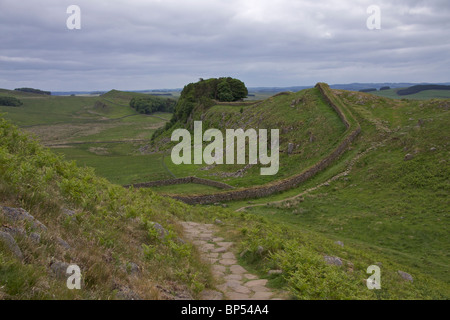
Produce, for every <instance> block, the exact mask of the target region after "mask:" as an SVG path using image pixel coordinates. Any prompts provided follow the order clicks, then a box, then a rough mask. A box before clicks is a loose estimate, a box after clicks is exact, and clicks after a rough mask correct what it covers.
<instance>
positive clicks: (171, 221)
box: [0, 119, 210, 299]
mask: <svg viewBox="0 0 450 320" xmlns="http://www.w3.org/2000/svg"><path fill="white" fill-rule="evenodd" d="M0 164H1V166H0V168H1V169H0V203H1V204H2V205H6V206H10V207H23V208H24V209H26V210H27V211H29V212H30V213H31V214H32V215H33V216H34V217H35V218H36V219H38V220H39V221H41V222H42V223H43V224H44V225H46V226H47V228H48V232H43V233H41V242H40V244H39V245H36V244H35V243H33V242H32V241H30V240H29V238H27V237H25V236H18V237H16V239H17V242H18V244H19V246H20V248H21V250H22V252H23V253H24V260H23V261H19V260H17V259H15V258H13V256H12V255H11V253H10V252H9V250H7V249H6V247H5V246H4V244H3V242H1V243H0V288H1V289H0V297H2V298H13V299H54V298H57V299H66V298H67V299H80V298H82V299H113V298H115V297H116V294H117V293H119V292H120V291H123V290H124V289H123V288H127V289H125V290H132V291H133V292H135V293H136V294H138V295H139V296H140V297H141V298H147V299H158V298H164V295H163V293H162V291H161V290H160V289H158V288H157V287H156V286H157V285H158V286H160V288H164V289H166V290H168V292H175V293H180V292H181V291H183V292H184V293H186V292H187V293H188V294H194V295H195V294H196V293H198V292H199V291H200V290H201V289H202V288H204V287H205V286H208V285H209V284H210V274H209V270H208V269H207V268H206V267H205V266H204V265H202V264H201V263H200V262H199V259H198V255H197V254H196V252H195V251H193V248H192V246H191V245H190V244H184V243H182V242H179V241H178V240H177V237H178V236H179V235H178V234H179V233H180V227H179V226H178V225H177V223H176V221H177V220H178V219H179V218H180V217H182V216H183V217H186V216H189V214H190V212H191V211H192V209H191V208H189V207H187V206H185V205H183V204H181V203H176V202H175V201H172V200H170V199H167V198H161V197H159V196H157V195H156V194H154V193H152V192H151V191H148V190H136V191H135V190H128V189H124V188H122V187H120V186H117V185H112V184H110V183H109V182H107V181H106V180H105V179H102V178H98V177H96V176H95V175H94V174H93V172H92V170H90V169H80V168H77V167H76V166H75V165H74V163H70V162H66V161H63V160H62V159H61V157H60V156H56V155H55V154H53V153H51V152H50V151H48V149H43V148H42V147H41V146H39V145H38V144H37V143H36V142H34V141H30V140H29V139H27V138H26V137H25V136H24V135H23V134H21V133H18V131H17V129H16V128H14V127H13V126H12V125H11V124H9V123H7V122H5V121H4V120H3V119H1V120H0ZM64 208H70V209H71V210H74V211H75V212H76V215H75V218H74V219H71V218H69V217H67V216H65V215H64V214H63V213H62V211H63V209H64ZM1 217H2V215H0V219H1V221H0V225H3V226H5V225H9V224H10V223H11V222H10V221H9V220H5V219H4V218H1ZM152 221H157V222H159V223H160V224H161V225H163V226H164V227H165V228H166V229H167V230H169V235H168V237H167V238H166V239H165V240H160V239H159V237H158V236H157V233H155V232H154V231H153V227H152V223H151V222H152ZM27 228H28V227H27ZM57 237H61V238H62V239H64V240H65V241H67V242H68V243H69V245H70V246H71V247H72V248H71V249H70V250H62V249H61V248H60V247H59V246H57V245H56V244H55V239H56V238H57ZM55 259H56V260H59V261H65V262H67V263H75V264H78V265H79V266H80V268H81V270H82V276H83V279H84V287H83V289H82V290H74V291H70V290H68V289H67V288H66V286H65V281H61V280H58V279H55V278H54V277H52V276H51V273H50V272H49V265H50V263H51V261H52V260H55ZM131 263H135V264H137V265H138V266H139V268H140V270H141V271H140V273H139V274H138V275H134V276H131V275H130V274H129V273H128V272H127V270H129V266H130V264H131ZM166 298H167V297H166Z"/></svg>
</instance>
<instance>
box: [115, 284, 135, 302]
mask: <svg viewBox="0 0 450 320" xmlns="http://www.w3.org/2000/svg"><path fill="white" fill-rule="evenodd" d="M116 298H118V299H120V300H141V298H140V297H139V295H138V294H137V293H136V292H134V291H133V290H131V289H130V288H128V287H125V286H123V287H121V288H120V289H119V290H118V291H117V294H116Z"/></svg>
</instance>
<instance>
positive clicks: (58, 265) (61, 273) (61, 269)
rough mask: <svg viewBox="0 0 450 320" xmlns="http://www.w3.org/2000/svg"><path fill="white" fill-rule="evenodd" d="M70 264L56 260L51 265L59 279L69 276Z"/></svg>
mask: <svg viewBox="0 0 450 320" xmlns="http://www.w3.org/2000/svg"><path fill="white" fill-rule="evenodd" d="M68 267H69V264H68V263H66V262H61V261H55V262H53V263H52V264H51V265H50V270H52V272H53V274H54V275H55V277H56V278H58V279H66V278H67V276H68V275H67V268H68Z"/></svg>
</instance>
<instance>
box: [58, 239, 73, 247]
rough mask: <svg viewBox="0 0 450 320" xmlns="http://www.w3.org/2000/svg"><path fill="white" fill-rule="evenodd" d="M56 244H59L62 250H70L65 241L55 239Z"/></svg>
mask: <svg viewBox="0 0 450 320" xmlns="http://www.w3.org/2000/svg"><path fill="white" fill-rule="evenodd" d="M56 242H58V244H59V245H60V246H61V247H63V248H64V249H67V250H69V249H70V245H69V244H68V243H67V242H66V241H64V240H63V239H61V238H57V239H56Z"/></svg>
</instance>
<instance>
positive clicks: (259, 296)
mask: <svg viewBox="0 0 450 320" xmlns="http://www.w3.org/2000/svg"><path fill="white" fill-rule="evenodd" d="M272 296H273V294H272V293H271V292H256V293H255V294H254V295H253V296H252V300H269V299H270V298H271V297H272Z"/></svg>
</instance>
